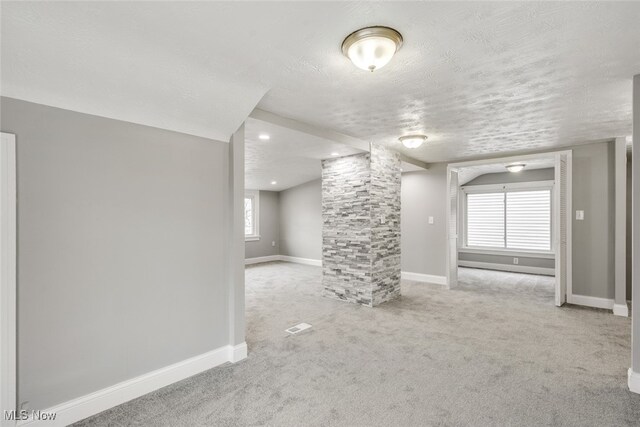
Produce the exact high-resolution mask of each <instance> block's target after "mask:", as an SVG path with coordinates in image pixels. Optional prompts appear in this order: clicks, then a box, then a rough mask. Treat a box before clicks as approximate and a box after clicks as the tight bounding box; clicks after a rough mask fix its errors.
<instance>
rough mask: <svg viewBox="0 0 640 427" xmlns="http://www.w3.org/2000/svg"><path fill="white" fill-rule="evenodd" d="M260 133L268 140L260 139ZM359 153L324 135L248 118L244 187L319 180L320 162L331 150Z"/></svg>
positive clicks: (278, 187) (342, 153) (281, 186)
mask: <svg viewBox="0 0 640 427" xmlns="http://www.w3.org/2000/svg"><path fill="white" fill-rule="evenodd" d="M261 133H265V134H267V135H269V137H270V139H269V140H268V141H264V140H261V139H260V138H258V136H259V135H260V134H261ZM361 152H363V151H362V150H359V149H357V148H354V147H350V146H348V145H345V144H341V143H338V142H335V141H332V140H329V139H326V138H321V137H318V136H314V135H310V134H308V133H303V132H299V131H296V130H292V129H290V128H287V127H283V126H278V125H275V124H272V123H269V122H266V121H262V120H257V119H254V118H249V119H248V120H247V122H246V125H245V153H244V158H245V172H244V179H245V187H246V188H247V189H251V190H269V191H281V190H285V189H287V188H290V187H295V186H296V185H300V184H303V183H305V182H308V181H312V180H314V179H319V178H320V175H321V172H322V169H321V165H320V162H321V160H322V159H328V158H331V157H333V156H332V155H331V154H332V153H338V154H339V155H340V156H349V155H352V154H357V153H361ZM272 181H276V182H277V184H275V185H273V184H271V182H272Z"/></svg>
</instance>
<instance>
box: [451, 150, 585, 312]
mask: <svg viewBox="0 0 640 427" xmlns="http://www.w3.org/2000/svg"><path fill="white" fill-rule="evenodd" d="M563 155H564V156H566V158H567V219H566V220H567V253H566V256H567V263H566V268H567V275H566V278H567V284H566V285H567V286H566V293H567V294H566V299H565V300H566V301H568V302H571V299H572V298H571V297H572V296H573V287H572V271H573V252H572V244H571V240H572V238H571V235H572V228H573V220H572V219H573V217H572V204H571V201H572V198H573V183H572V171H573V157H572V156H573V151H571V150H564V151H552V152H546V153H538V154H527V155H522V156H510V157H496V158H491V159H482V160H470V161H466V162H457V163H450V164H449V165H447V183H449V182H450V178H451V171H459V169H460V168H464V167H469V166H480V165H489V164H494V163H526V162H527V161H530V160H538V159H541V158H542V159H544V158H548V159H550V160H554V169H555V159H556V158H557V157H558V156H563ZM556 187H557V186H554V194H555V191H557V190H556ZM449 192H450V188H449V187H447V201H448V200H449V197H450V194H449ZM458 199H460V198H458ZM458 202H460V201H459V200H458ZM449 211H450V209H448V208H447V213H449ZM460 212H461V210H460V203H458V218H457V221H458V230H460V221H461V218H460ZM450 220H451V218H449V215H447V221H450ZM552 227H556V228H557V227H558V224H553V223H552ZM448 229H449V227H447V230H448ZM447 233H448V231H447ZM458 235H460V233H458ZM458 246H459V244H458ZM450 251H451V241H450V239H449V235H448V234H447V254H449V252H450ZM457 267H458V257H455V258H453V257H450V256H447V273H448V272H449V271H450V269H452V268H457ZM556 268H557V267H556ZM558 273H559V272H558V271H557V270H556V276H558ZM447 285H448V286H449V280H448V278H447ZM560 292H561V291H560V286H559V284H557V285H556V293H560Z"/></svg>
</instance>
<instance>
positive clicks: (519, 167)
mask: <svg viewBox="0 0 640 427" xmlns="http://www.w3.org/2000/svg"><path fill="white" fill-rule="evenodd" d="M524 167H525V164H524V163H515V164H513V165H507V166H506V168H507V170H508V171H509V172H520V171H521V170H522V169H524Z"/></svg>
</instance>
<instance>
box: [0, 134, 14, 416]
mask: <svg viewBox="0 0 640 427" xmlns="http://www.w3.org/2000/svg"><path fill="white" fill-rule="evenodd" d="M1 137H2V138H1V145H0V260H1V261H0V281H1V282H0V313H1V317H0V345H1V346H2V349H1V350H0V377H2V382H1V383H2V384H0V417H1V418H0V419H1V421H0V425H2V426H3V427H5V426H13V425H15V421H13V420H12V421H9V420H5V417H4V411H5V410H15V409H17V396H16V394H17V393H16V391H17V387H16V344H17V343H16V338H17V335H16V327H17V319H16V136H15V135H13V134H9V133H4V132H2V134H1Z"/></svg>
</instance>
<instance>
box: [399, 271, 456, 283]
mask: <svg viewBox="0 0 640 427" xmlns="http://www.w3.org/2000/svg"><path fill="white" fill-rule="evenodd" d="M402 279H403V280H413V281H414V282H422V283H433V284H435V285H446V284H447V276H435V275H433V274H422V273H411V272H410V271H403V272H402Z"/></svg>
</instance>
